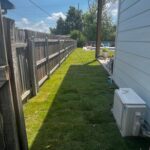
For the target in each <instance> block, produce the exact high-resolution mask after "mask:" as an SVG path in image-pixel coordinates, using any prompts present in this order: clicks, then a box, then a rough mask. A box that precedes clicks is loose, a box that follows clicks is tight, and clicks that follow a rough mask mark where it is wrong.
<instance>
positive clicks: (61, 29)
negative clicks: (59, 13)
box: [50, 17, 66, 35]
mask: <svg viewBox="0 0 150 150" xmlns="http://www.w3.org/2000/svg"><path fill="white" fill-rule="evenodd" d="M65 29H66V26H65V21H64V20H63V19H62V18H61V17H60V18H59V19H58V21H57V26H56V28H50V30H51V34H59V35H64V34H66V30H65Z"/></svg>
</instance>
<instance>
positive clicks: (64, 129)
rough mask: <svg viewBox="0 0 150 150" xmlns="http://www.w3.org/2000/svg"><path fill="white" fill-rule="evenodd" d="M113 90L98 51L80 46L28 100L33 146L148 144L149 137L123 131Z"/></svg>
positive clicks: (109, 149) (132, 147)
mask: <svg viewBox="0 0 150 150" xmlns="http://www.w3.org/2000/svg"><path fill="white" fill-rule="evenodd" d="M113 94H114V89H113V88H112V87H110V86H109V84H108V82H107V74H106V72H105V71H104V70H103V68H102V66H101V65H99V63H98V62H97V61H95V60H94V52H93V51H88V52H85V51H83V50H82V49H77V50H75V51H74V52H73V53H72V54H71V55H70V57H69V58H68V59H67V60H66V61H65V62H64V63H63V64H62V66H61V67H60V68H59V69H58V70H57V71H56V72H55V73H54V74H53V75H52V76H51V77H50V79H49V80H48V81H47V82H46V83H45V84H44V85H43V86H42V87H41V89H40V92H39V93H38V95H37V96H36V97H34V98H32V99H31V100H30V101H29V102H28V103H27V104H25V105H24V112H25V119H26V127H27V134H28V142H29V148H30V150H148V146H150V140H148V139H141V138H122V137H121V135H120V133H119V130H118V128H117V126H116V123H115V121H114V119H113V116H112V113H111V108H112V104H113ZM140 148H141V149H140Z"/></svg>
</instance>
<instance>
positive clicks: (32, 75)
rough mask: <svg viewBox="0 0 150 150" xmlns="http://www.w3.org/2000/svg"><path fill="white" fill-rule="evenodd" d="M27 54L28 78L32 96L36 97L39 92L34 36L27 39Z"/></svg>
mask: <svg viewBox="0 0 150 150" xmlns="http://www.w3.org/2000/svg"><path fill="white" fill-rule="evenodd" d="M28 52H29V68H30V78H31V84H32V92H33V96H36V95H37V93H38V90H39V86H38V81H37V71H36V70H37V66H36V60H35V42H34V36H32V37H29V39H28Z"/></svg>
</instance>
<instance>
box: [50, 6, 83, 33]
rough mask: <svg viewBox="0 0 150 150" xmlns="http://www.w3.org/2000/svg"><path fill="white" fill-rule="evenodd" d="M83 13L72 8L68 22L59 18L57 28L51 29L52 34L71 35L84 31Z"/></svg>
mask: <svg viewBox="0 0 150 150" xmlns="http://www.w3.org/2000/svg"><path fill="white" fill-rule="evenodd" d="M82 28H83V22H82V11H81V10H78V9H76V8H75V7H73V6H70V8H69V10H68V12H67V18H66V20H63V19H62V18H59V20H58V21H57V26H56V28H50V30H51V33H52V34H70V32H71V31H73V30H79V31H82Z"/></svg>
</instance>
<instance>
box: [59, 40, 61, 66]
mask: <svg viewBox="0 0 150 150" xmlns="http://www.w3.org/2000/svg"><path fill="white" fill-rule="evenodd" d="M60 50H61V48H60V40H58V51H59V66H60V65H61V53H60Z"/></svg>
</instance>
